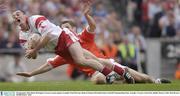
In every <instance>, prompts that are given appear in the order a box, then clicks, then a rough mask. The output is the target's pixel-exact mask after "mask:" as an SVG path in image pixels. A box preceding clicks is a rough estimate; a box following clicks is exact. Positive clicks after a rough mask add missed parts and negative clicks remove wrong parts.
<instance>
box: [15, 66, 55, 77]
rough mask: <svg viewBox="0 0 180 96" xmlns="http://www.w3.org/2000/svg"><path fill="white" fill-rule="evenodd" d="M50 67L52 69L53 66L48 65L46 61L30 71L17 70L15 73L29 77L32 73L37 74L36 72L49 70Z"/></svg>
mask: <svg viewBox="0 0 180 96" xmlns="http://www.w3.org/2000/svg"><path fill="white" fill-rule="evenodd" d="M52 69H53V67H52V66H50V65H49V64H48V63H46V64H44V65H42V66H40V67H39V68H37V69H34V70H33V71H31V72H18V73H17V74H16V75H19V76H24V77H31V76H34V75H38V74H42V73H45V72H48V71H50V70H52Z"/></svg>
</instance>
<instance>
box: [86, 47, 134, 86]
mask: <svg viewBox="0 0 180 96" xmlns="http://www.w3.org/2000/svg"><path fill="white" fill-rule="evenodd" d="M84 55H85V56H86V57H87V58H93V59H95V60H97V61H99V62H100V63H101V64H103V65H104V66H106V67H108V68H110V69H111V70H113V71H114V72H116V73H118V74H119V75H120V76H123V77H124V78H125V79H126V81H127V83H135V81H134V78H133V77H132V76H131V75H130V74H129V72H128V71H127V70H126V67H124V66H120V64H118V63H117V64H115V63H116V62H114V60H113V59H103V58H97V57H96V56H95V55H93V54H92V53H90V52H89V51H88V50H85V49H84Z"/></svg>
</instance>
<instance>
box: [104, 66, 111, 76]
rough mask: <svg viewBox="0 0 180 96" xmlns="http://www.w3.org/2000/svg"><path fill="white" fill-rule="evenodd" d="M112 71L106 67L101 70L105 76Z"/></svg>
mask: <svg viewBox="0 0 180 96" xmlns="http://www.w3.org/2000/svg"><path fill="white" fill-rule="evenodd" d="M111 72H112V71H111V70H110V69H108V68H106V67H104V68H103V70H102V71H101V73H102V74H104V75H105V76H107V75H108V74H109V73H111Z"/></svg>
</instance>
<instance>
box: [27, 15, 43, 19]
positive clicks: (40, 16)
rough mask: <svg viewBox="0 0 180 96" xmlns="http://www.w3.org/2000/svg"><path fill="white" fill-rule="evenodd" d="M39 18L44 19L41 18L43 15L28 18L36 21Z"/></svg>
mask: <svg viewBox="0 0 180 96" xmlns="http://www.w3.org/2000/svg"><path fill="white" fill-rule="evenodd" d="M39 17H45V16H43V15H32V16H30V17H29V19H37V18H39Z"/></svg>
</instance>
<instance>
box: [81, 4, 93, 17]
mask: <svg viewBox="0 0 180 96" xmlns="http://www.w3.org/2000/svg"><path fill="white" fill-rule="evenodd" d="M91 5H92V2H91V1H87V2H84V4H83V10H82V11H83V13H84V14H85V15H88V14H90V12H91Z"/></svg>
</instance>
